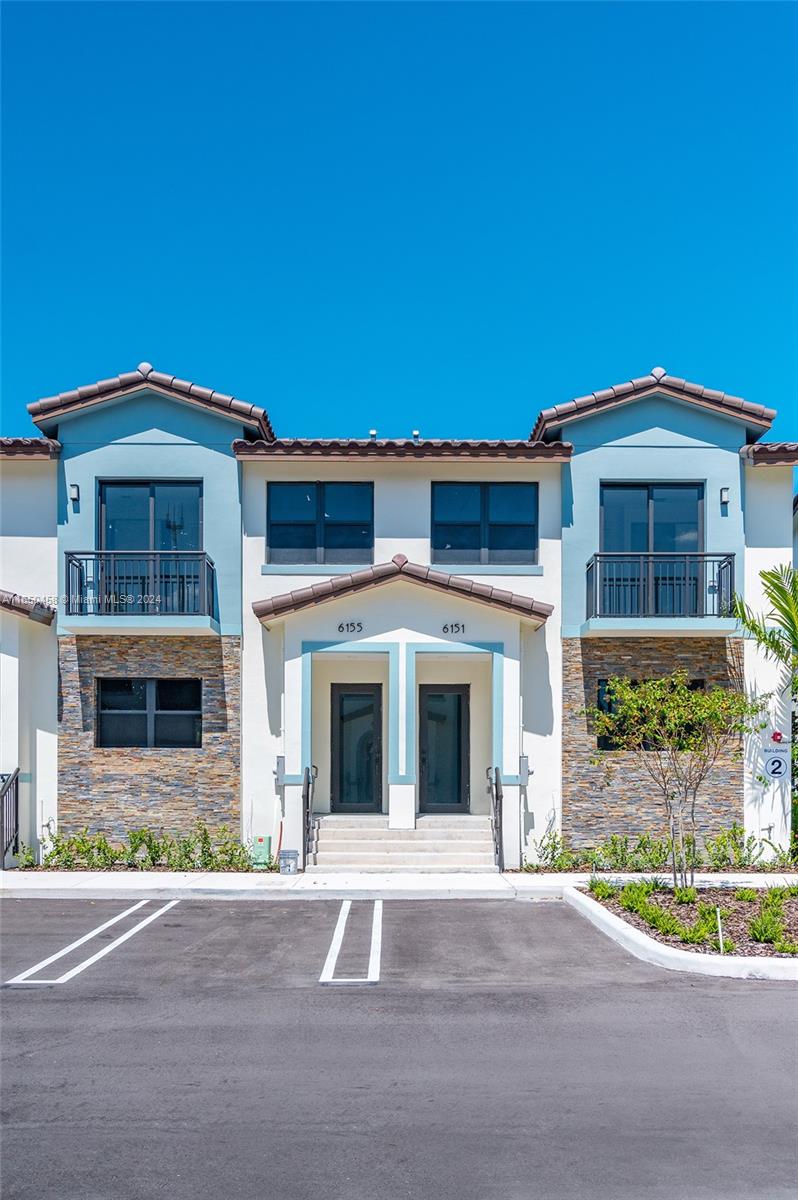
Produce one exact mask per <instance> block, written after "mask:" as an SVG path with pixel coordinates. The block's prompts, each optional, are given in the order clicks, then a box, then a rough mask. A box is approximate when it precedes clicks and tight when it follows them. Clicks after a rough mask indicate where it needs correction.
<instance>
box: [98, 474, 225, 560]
mask: <svg viewBox="0 0 798 1200" xmlns="http://www.w3.org/2000/svg"><path fill="white" fill-rule="evenodd" d="M99 532H100V549H101V550H123V551H124V550H153V551H155V550H157V551H161V552H168V551H175V550H189V551H191V550H194V551H197V550H201V549H202V485H201V484H200V483H196V482H191V481H189V482H184V481H182V480H179V481H178V480H175V481H172V480H169V481H164V482H160V483H145V482H139V481H138V480H136V481H135V482H134V481H130V482H122V481H118V482H117V481H114V482H107V483H102V484H100V529H99Z"/></svg>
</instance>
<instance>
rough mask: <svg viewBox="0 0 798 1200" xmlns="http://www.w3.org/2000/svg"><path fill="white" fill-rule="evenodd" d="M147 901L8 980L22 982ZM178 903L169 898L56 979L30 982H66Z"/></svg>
mask: <svg viewBox="0 0 798 1200" xmlns="http://www.w3.org/2000/svg"><path fill="white" fill-rule="evenodd" d="M147 903H148V901H147V900H141V901H140V902H139V903H138V904H134V905H133V907H132V908H129V909H127V910H126V912H123V913H120V914H119V916H118V917H114V919H113V921H107V922H106V923H105V925H100V926H99V928H98V929H95V930H93V931H92V933H91V934H87V935H86V937H83V938H80V939H79V940H78V941H77V942H73V943H72V945H71V946H67V947H66V949H64V950H61V951H60V952H59V953H58V954H54V955H53V956H52V957H51V958H47V959H45V960H44V962H40V963H38V964H37V965H36V966H35V967H31V968H30V970H29V971H23V973H22V974H21V975H16V976H15V977H14V978H13V979H9V981H8V982H9V983H24V982H25V981H26V980H27V979H28V976H29V975H33V974H34V973H35V972H36V971H40V970H42V968H43V967H46V966H47V964H48V963H51V962H54V961H55V960H56V959H58V958H63V956H64V955H65V954H66V953H67V952H68V951H69V950H74V949H75V947H76V946H80V945H82V944H83V942H86V941H88V939H89V937H94V936H95V934H98V933H100V932H101V931H102V930H103V929H107V928H108V926H109V925H113V924H114V921H119V920H121V918H122V917H125V916H127V915H128V914H129V913H131V912H135V910H136V909H137V908H141V907H142V905H143V904H147ZM179 903H180V901H179V900H170V901H169V902H168V904H164V905H163V906H162V907H161V908H158V909H156V910H155V912H154V913H150V914H149V916H147V917H145V918H144V920H143V921H139V922H138V924H136V925H134V926H133V928H132V929H128V930H126V932H125V933H123V934H121V935H120V936H119V937H118V938H114V940H113V941H112V942H109V943H108V945H107V946H103V948H102V950H98V951H97V953H96V954H92V955H91V956H90V957H89V958H86V959H84V960H83V962H81V963H78V965H77V966H76V967H73V968H72V970H71V971H66V972H65V973H64V974H63V975H59V976H58V978H57V979H32V980H30V983H34V984H46V983H66V982H67V980H69V979H73V978H74V977H75V976H76V975H79V974H80V973H81V971H85V970H86V968H87V967H90V966H91V965H92V963H96V962H98V961H99V960H100V959H101V958H105V956H106V954H110V953H111V951H112V950H115V949H116V947H117V946H121V945H122V943H123V942H126V941H127V940H128V938H132V937H133V935H134V934H135V933H138V932H139V931H140V930H142V929H144V928H145V926H147V925H149V924H150V922H151V921H155V920H156V919H157V918H158V917H160V916H161V915H162V914H163V913H165V912H167V911H168V910H169V909H170V908H174V906H175V905H176V904H179Z"/></svg>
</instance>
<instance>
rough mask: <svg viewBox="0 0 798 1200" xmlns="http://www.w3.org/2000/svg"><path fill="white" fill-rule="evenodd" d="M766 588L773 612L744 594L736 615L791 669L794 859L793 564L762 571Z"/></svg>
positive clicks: (797, 722) (796, 581)
mask: <svg viewBox="0 0 798 1200" xmlns="http://www.w3.org/2000/svg"><path fill="white" fill-rule="evenodd" d="M759 578H760V579H761V580H762V590H763V592H764V593H765V599H766V600H767V602H768V603H769V605H770V612H769V613H759V614H757V613H754V612H753V610H752V609H751V608H749V606H748V605H747V604H746V603H745V601H744V600H743V598H742V596H735V597H734V602H733V610H734V615H735V617H736V618H737V620H738V621H739V622H740V624H741V625H742V627H743V629H745V630H746V632H747V633H750V635H751V637H753V638H754V639H755V640H756V641H757V643H758V644H759V646H761V648H762V650H764V652H765V654H766V655H767V657H768V658H774V659H776V660H777V661H778V662H780V663H784V665H785V666H786V667H787V668H788V669H789V672H790V685H791V692H792V698H793V710H792V835H791V838H790V843H791V852H792V856H793V858H794V859H795V860H796V861H798V712H797V711H796V704H795V701H796V700H798V571H796V570H795V569H794V568H793V567H788V566H780V567H773V568H771V570H769V571H760V572H759Z"/></svg>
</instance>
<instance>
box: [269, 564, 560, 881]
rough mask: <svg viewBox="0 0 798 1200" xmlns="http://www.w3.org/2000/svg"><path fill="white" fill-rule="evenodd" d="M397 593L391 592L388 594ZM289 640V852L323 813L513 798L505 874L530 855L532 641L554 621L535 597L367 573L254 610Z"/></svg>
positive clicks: (486, 811) (420, 572) (418, 569)
mask: <svg viewBox="0 0 798 1200" xmlns="http://www.w3.org/2000/svg"><path fill="white" fill-rule="evenodd" d="M387 584H390V586H386V585H387ZM253 608H254V610H255V613H256V615H257V616H258V617H259V619H260V621H261V622H262V624H263V625H264V626H265V627H266V628H267V630H268V631H269V633H270V634H272V633H273V634H275V635H276V636H279V627H280V626H281V627H282V668H283V713H282V729H283V749H284V761H285V768H284V774H283V776H282V779H281V780H280V781H279V782H281V783H282V786H283V813H284V816H283V820H284V826H283V845H284V846H291V847H294V848H297V849H300V850H302V849H303V830H302V784H303V778H304V772H305V769H306V768H313V767H315V768H316V769H317V772H318V776H317V780H316V788H315V798H314V812H317V813H330V812H332V813H336V812H339V813H342V814H352V813H354V812H364V813H369V812H370V813H374V814H382V815H383V816H387V825H388V828H389V829H390V830H408V831H409V830H413V829H415V828H416V821H417V817H418V816H419V814H424V813H445V814H450V815H451V816H452V817H453V818H455V817H456V816H457V815H458V814H462V815H485V816H489V815H490V811H491V801H490V794H489V791H488V788H487V784H486V773H487V772H488V771H489V770H495V768H497V767H498V768H499V771H500V773H501V778H502V781H503V785H504V802H503V815H504V820H503V822H502V825H503V844H504V856H505V862H506V863H507V865H513V864H516V863H518V861H519V859H520V850H521V831H520V821H519V814H520V807H519V802H520V788H521V786H522V784H525V783H526V779H525V778H522V776H521V773H520V758H521V754H522V740H521V726H522V719H521V704H520V695H521V640H522V639H521V633H522V626H523V627H526V628H530V627H531V629H532V630H534V629H538V628H540V626H542V625H543V623H544V622H545V620H546V617H547V616H548V614H549V612H550V611H551V610H550V608H549V606H548V605H543V604H539V603H537V602H536V601H534V600H532V599H531V598H530V597H528V596H517V595H515V594H513V593H510V592H507V591H504V590H503V589H497V588H493V587H490V586H489V585H486V584H482V583H476V582H474V581H473V580H468V579H461V578H459V577H457V576H450V575H446V574H444V573H442V572H437V571H434V570H432V569H431V568H429V567H422V566H416V565H415V564H412V563H408V562H407V560H406V559H404V557H403V556H397V557H396V558H395V559H394V560H392V562H391V563H387V564H381V565H379V566H376V567H370V568H367V569H365V570H363V571H357V572H354V573H353V574H352V575H349V576H342V577H338V578H336V579H332V580H330V581H325V583H324V584H317V585H315V586H314V587H312V588H303V589H300V590H298V591H297V592H294V593H288V594H286V595H284V596H277V597H273V598H272V599H271V600H268V601H263V602H261V603H259V604H255V605H253Z"/></svg>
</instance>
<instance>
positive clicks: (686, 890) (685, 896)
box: [673, 887, 698, 904]
mask: <svg viewBox="0 0 798 1200" xmlns="http://www.w3.org/2000/svg"><path fill="white" fill-rule="evenodd" d="M673 897H674V899H675V901H676V903H677V904H695V902H696V900H697V899H698V892H697V891H696V889H695V888H694V887H675V888H674V889H673Z"/></svg>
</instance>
